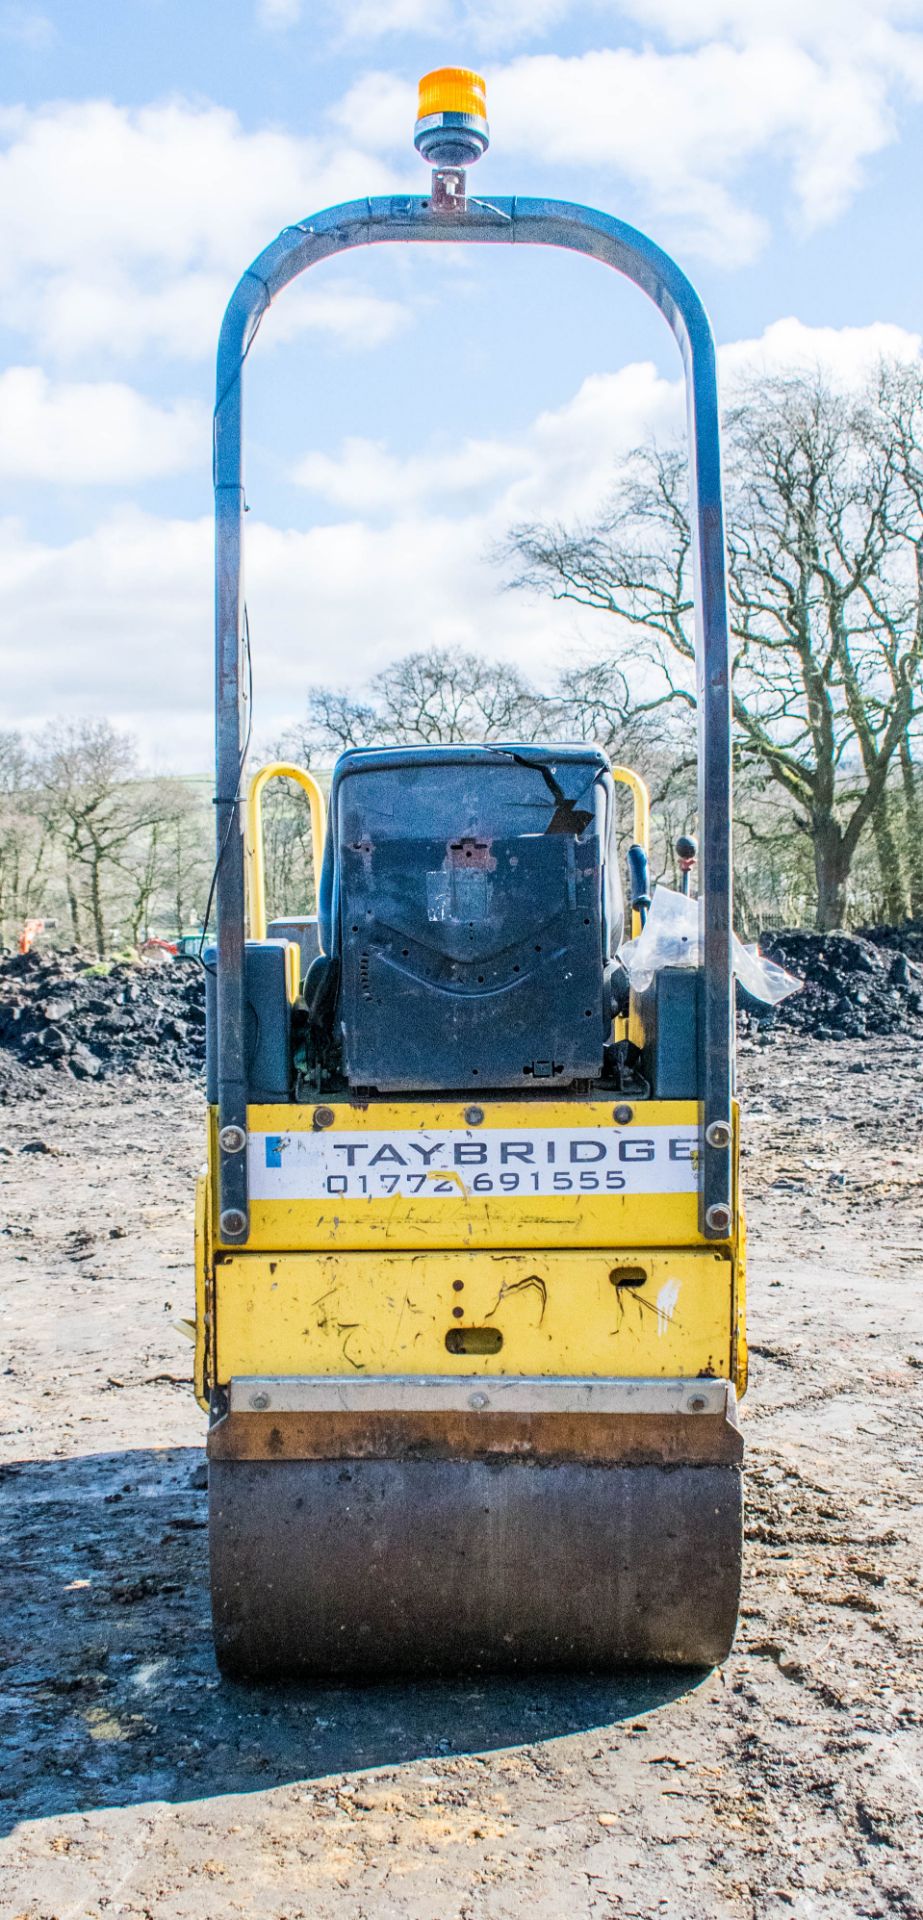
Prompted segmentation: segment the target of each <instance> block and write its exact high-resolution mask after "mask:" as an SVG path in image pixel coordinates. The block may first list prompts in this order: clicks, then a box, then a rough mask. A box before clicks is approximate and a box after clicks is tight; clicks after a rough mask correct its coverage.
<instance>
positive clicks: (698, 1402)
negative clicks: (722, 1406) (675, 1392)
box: [686, 1393, 708, 1413]
mask: <svg viewBox="0 0 923 1920" xmlns="http://www.w3.org/2000/svg"><path fill="white" fill-rule="evenodd" d="M686 1405H687V1407H688V1408H689V1411H690V1413H704V1412H705V1409H706V1407H707V1406H708V1401H707V1400H706V1399H705V1397H704V1395H703V1394H701V1393H694V1394H693V1396H692V1399H691V1400H687V1401H686Z"/></svg>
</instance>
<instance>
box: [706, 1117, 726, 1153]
mask: <svg viewBox="0 0 923 1920" xmlns="http://www.w3.org/2000/svg"><path fill="white" fill-rule="evenodd" d="M705 1138H706V1140H707V1141H708V1144H709V1146H710V1147H729V1146H730V1144H731V1126H730V1121H728V1120H713V1121H712V1123H711V1126H710V1127H706V1129H705Z"/></svg>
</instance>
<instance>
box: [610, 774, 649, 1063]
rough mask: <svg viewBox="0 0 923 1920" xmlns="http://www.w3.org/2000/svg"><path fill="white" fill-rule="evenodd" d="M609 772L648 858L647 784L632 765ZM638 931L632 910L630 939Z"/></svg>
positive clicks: (635, 935) (639, 919) (638, 919)
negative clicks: (628, 801) (627, 800)
mask: <svg viewBox="0 0 923 1920" xmlns="http://www.w3.org/2000/svg"><path fill="white" fill-rule="evenodd" d="M611 772H612V778H613V780H618V781H619V782H620V783H621V785H622V786H623V787H627V788H628V789H629V792H630V793H631V798H632V807H633V828H632V831H633V833H634V837H635V842H636V844H637V845H638V846H639V847H643V848H644V851H645V853H646V854H647V856H648V859H650V853H651V796H650V793H649V792H648V789H647V786H646V784H645V782H644V781H643V780H642V778H641V775H640V773H635V770H634V768H633V767H613V768H612V769H611ZM640 932H641V915H640V914H639V913H635V912H632V916H631V934H632V939H633V940H636V939H637V937H638V935H639V933H640ZM619 1038H620V1039H622V1038H624V1035H623V1034H620V1035H619Z"/></svg>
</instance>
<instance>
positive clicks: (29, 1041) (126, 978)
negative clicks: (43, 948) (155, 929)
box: [0, 952, 205, 1095]
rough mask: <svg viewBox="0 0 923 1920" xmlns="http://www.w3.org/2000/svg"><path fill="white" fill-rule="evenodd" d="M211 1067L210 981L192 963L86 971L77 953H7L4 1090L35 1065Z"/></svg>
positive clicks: (79, 1075)
mask: <svg viewBox="0 0 923 1920" xmlns="http://www.w3.org/2000/svg"><path fill="white" fill-rule="evenodd" d="M204 1066H205V987H204V978H203V974H202V969H201V967H200V966H199V965H198V963H197V962H195V961H191V960H170V961H163V962H161V963H159V964H156V965H154V964H152V965H141V966H133V965H130V964H119V965H115V966H112V967H110V968H109V969H108V970H107V971H100V970H95V969H93V968H92V967H88V965H87V961H86V959H85V957H84V958H81V957H80V956H79V955H77V954H75V953H38V952H33V953H15V954H7V955H5V956H4V957H3V958H2V959H0V1095H2V1093H4V1092H5V1093H8V1094H12V1093H14V1092H17V1093H18V1092H25V1091H27V1089H28V1084H29V1082H30V1081H31V1079H32V1076H33V1074H34V1073H35V1072H36V1070H38V1071H41V1070H42V1069H46V1070H50V1071H54V1072H56V1073H58V1074H63V1075H66V1076H68V1077H70V1078H71V1079H75V1080H90V1081H92V1080H105V1079H110V1078H112V1076H113V1075H116V1074H126V1073H128V1074H135V1075H137V1076H139V1077H141V1078H143V1079H152V1080H153V1079H171V1080H175V1079H176V1078H177V1076H178V1075H190V1074H195V1075H197V1074H201V1073H203V1072H204Z"/></svg>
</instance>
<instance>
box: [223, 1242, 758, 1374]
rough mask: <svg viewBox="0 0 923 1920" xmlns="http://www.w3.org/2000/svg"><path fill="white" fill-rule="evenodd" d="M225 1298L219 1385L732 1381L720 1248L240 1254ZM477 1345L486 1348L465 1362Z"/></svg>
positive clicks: (728, 1288) (729, 1282)
mask: <svg viewBox="0 0 923 1920" xmlns="http://www.w3.org/2000/svg"><path fill="white" fill-rule="evenodd" d="M216 1295H217V1297H216V1314H217V1378H218V1380H219V1382H220V1383H221V1384H226V1383H227V1382H228V1381H229V1380H231V1379H232V1378H235V1377H240V1376H243V1375H253V1374H278V1375H283V1374H289V1375H291V1374H310V1375H314V1376H316V1375H319V1374H331V1375H341V1376H342V1375H346V1376H347V1377H350V1378H355V1377H356V1376H358V1375H361V1374H366V1373H368V1374H385V1375H393V1374H401V1375H407V1374H440V1375H443V1376H450V1375H452V1374H462V1375H468V1374H490V1375H509V1374H517V1375H518V1374H529V1375H552V1374H554V1375H562V1374H563V1375H583V1376H588V1375H595V1376H603V1377H616V1376H617V1377H618V1378H620V1379H626V1378H648V1379H651V1378H658V1377H665V1376H666V1377H676V1376H679V1375H683V1376H686V1377H687V1378H688V1377H689V1376H695V1375H696V1374H706V1375H714V1376H718V1377H720V1378H727V1377H728V1375H729V1373H730V1370H731V1350H732V1338H733V1331H734V1325H733V1314H734V1303H733V1270H732V1263H731V1261H730V1260H729V1259H728V1258H727V1256H726V1255H724V1254H721V1253H717V1252H714V1251H712V1250H711V1249H710V1248H698V1249H693V1250H690V1249H684V1250H683V1251H682V1252H674V1251H672V1250H671V1249H663V1248H658V1249H657V1250H656V1251H654V1252H652V1251H651V1250H650V1249H649V1248H641V1249H634V1250H625V1251H622V1252H618V1253H615V1252H612V1251H610V1250H608V1249H602V1250H599V1249H597V1250H595V1251H593V1252H584V1253H574V1252H570V1251H560V1250H553V1251H549V1250H548V1249H547V1248H544V1249H540V1250H536V1251H533V1252H529V1253H509V1252H506V1253H496V1252H493V1253H488V1252H483V1253H481V1252H479V1253H444V1252H439V1253H415V1254H408V1253H378V1252H376V1253H375V1255H374V1257H369V1255H368V1254H356V1253H352V1254H351V1253H345V1254H335V1255H325V1254H313V1255H312V1254H280V1255H279V1256H278V1257H269V1256H265V1257H263V1256H260V1255H256V1254H236V1253H235V1254H225V1255H219V1258H218V1264H217V1267H216ZM472 1329H476V1330H477V1333H476V1334H475V1335H474V1336H472V1334H471V1331H470V1330H472ZM472 1337H473V1339H474V1340H475V1341H476V1342H477V1346H476V1350H473V1351H469V1352H467V1353H466V1352H460V1353H459V1352H455V1351H453V1346H457V1345H458V1344H459V1342H461V1343H464V1342H465V1341H467V1340H468V1339H471V1338H472ZM447 1340H448V1341H449V1343H450V1344H449V1345H448V1346H447ZM493 1343H496V1345H495V1351H493V1352H490V1351H489V1347H490V1345H491V1344H493Z"/></svg>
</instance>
